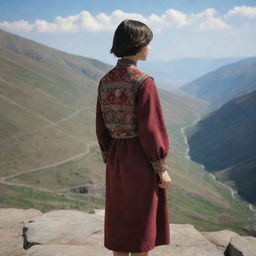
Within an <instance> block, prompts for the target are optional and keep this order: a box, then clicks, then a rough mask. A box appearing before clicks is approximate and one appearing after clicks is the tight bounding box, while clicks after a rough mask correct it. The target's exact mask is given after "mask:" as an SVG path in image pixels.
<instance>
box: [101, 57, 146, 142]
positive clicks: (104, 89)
mask: <svg viewBox="0 0 256 256" xmlns="http://www.w3.org/2000/svg"><path fill="white" fill-rule="evenodd" d="M148 77H150V75H148V74H146V73H144V72H142V71H140V70H138V69H137V67H136V62H135V61H133V60H130V59H119V60H118V62H117V65H116V67H115V68H113V69H112V70H110V71H109V72H108V73H107V74H106V75H105V76H104V77H103V78H102V79H101V80H100V83H99V87H98V93H99V96H100V102H101V110H102V114H103V119H104V121H105V124H106V127H107V128H108V130H109V132H110V134H111V137H112V138H132V137H135V136H138V124H137V118H136V113H135V100H136V96H137V91H138V89H139V86H140V85H141V83H142V82H143V81H144V80H145V79H146V78H148Z"/></svg>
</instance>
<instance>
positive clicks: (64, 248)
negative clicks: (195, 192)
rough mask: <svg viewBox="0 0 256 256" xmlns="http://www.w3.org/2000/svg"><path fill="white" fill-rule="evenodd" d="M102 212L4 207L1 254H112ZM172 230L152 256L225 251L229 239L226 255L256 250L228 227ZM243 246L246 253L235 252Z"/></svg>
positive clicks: (252, 242) (213, 255) (201, 255)
mask: <svg viewBox="0 0 256 256" xmlns="http://www.w3.org/2000/svg"><path fill="white" fill-rule="evenodd" d="M104 216H105V210H102V209H94V210H92V211H91V212H90V213H89V212H86V211H80V210H53V211H49V212H46V213H44V214H43V213H42V212H40V211H38V210H35V209H27V210H26V209H15V208H9V209H0V228H1V229H2V230H1V231H2V232H1V233H2V234H4V235H3V236H1V238H0V243H1V244H0V245H1V247H0V248H1V249H0V255H1V256H21V255H23V256H45V255H47V256H74V255H76V256H80V255H81V256H82V255H86V256H95V255H107V256H108V255H109V256H110V255H112V254H113V253H112V251H111V250H108V249H107V248H105V247H104ZM22 231H23V234H22ZM170 231H171V234H170V235H171V244H170V245H162V246H156V247H155V248H154V249H153V250H152V251H150V255H151V256H162V255H175V256H223V255H224V254H223V248H224V246H225V245H227V244H228V242H229V240H230V243H229V245H228V249H227V250H226V251H225V253H226V254H225V255H226V256H238V255H246V256H248V255H249V256H254V255H255V254H253V253H254V251H256V248H255V244H256V241H255V239H256V238H255V237H249V236H239V235H238V234H236V233H235V232H232V231H229V230H222V231H215V232H200V231H198V230H196V229H195V228H194V226H193V225H191V224H170ZM230 238H231V239H230ZM235 239H238V240H235ZM239 239H240V240H239ZM10 241H11V242H10ZM215 245H216V246H217V247H221V249H222V250H219V249H218V248H217V247H216V246H215ZM240 250H241V252H242V253H243V254H237V253H238V252H239V251H240ZM252 252H253V253H252Z"/></svg>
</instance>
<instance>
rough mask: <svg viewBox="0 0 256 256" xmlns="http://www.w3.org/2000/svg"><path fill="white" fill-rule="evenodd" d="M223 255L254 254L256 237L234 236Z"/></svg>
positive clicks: (251, 255) (255, 253) (254, 255)
mask: <svg viewBox="0 0 256 256" xmlns="http://www.w3.org/2000/svg"><path fill="white" fill-rule="evenodd" d="M224 255H225V256H256V237H252V236H234V237H231V239H230V242H229V244H228V246H227V248H226V250H225V252H224Z"/></svg>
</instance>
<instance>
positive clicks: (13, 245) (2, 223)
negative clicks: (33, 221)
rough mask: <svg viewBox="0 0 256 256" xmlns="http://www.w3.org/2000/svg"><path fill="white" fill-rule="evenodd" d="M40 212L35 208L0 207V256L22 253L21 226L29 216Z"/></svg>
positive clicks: (13, 255) (12, 255)
mask: <svg viewBox="0 0 256 256" xmlns="http://www.w3.org/2000/svg"><path fill="white" fill-rule="evenodd" d="M42 214H43V213H42V212H41V211H39V210H36V209H16V208H0V232H1V235H0V256H21V255H24V252H25V250H24V248H23V241H24V240H23V236H22V229H23V226H24V224H25V223H26V222H27V221H28V220H29V219H30V218H33V217H34V216H38V215H42Z"/></svg>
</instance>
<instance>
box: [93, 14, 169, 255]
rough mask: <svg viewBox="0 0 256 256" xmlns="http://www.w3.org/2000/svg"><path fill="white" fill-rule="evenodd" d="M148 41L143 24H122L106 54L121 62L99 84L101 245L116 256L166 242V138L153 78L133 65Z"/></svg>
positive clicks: (147, 47)
mask: <svg viewBox="0 0 256 256" xmlns="http://www.w3.org/2000/svg"><path fill="white" fill-rule="evenodd" d="M152 38H153V33H152V31H151V29H150V28H149V27H148V26H147V25H146V24H144V23H142V22H140V21H135V20H128V19H126V20H124V21H122V22H121V23H120V24H119V26H118V27H117V29H116V31H115V34H114V39H113V46H112V48H111V50H110V52H111V53H113V54H114V55H115V56H116V57H118V58H119V59H118V61H117V64H116V66H115V67H114V68H113V69H111V70H110V71H109V72H107V73H106V74H105V75H104V76H103V77H102V78H101V79H100V82H99V86H98V97H97V108H96V113H97V114H96V134H97V138H98V143H99V146H100V150H101V153H102V159H103V162H104V163H105V164H106V198H105V224H104V246H105V247H106V248H108V249H110V250H112V251H113V255H114V256H128V255H129V252H131V255H133V256H135V255H136V256H139V255H141V256H144V255H148V252H149V251H150V250H152V249H153V248H154V247H155V246H158V245H168V244H170V230H169V215H168V204H167V203H168V198H167V187H168V186H169V184H170V182H171V178H170V176H169V174H168V171H167V155H168V152H169V136H168V132H167V128H166V125H165V121H164V118H163V111H162V107H161V104H160V99H159V96H158V92H157V88H156V85H155V82H154V78H153V77H152V76H150V75H148V74H147V73H145V72H142V71H141V70H139V69H138V67H137V61H138V60H146V58H147V56H148V53H149V51H150V50H151V47H150V41H151V40H152Z"/></svg>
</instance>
